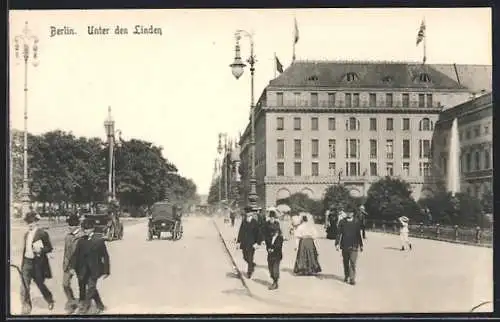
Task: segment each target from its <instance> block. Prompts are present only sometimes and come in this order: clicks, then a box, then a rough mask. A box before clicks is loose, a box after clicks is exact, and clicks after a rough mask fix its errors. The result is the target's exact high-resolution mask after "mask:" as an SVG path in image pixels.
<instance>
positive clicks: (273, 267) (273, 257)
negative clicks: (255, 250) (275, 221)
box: [266, 225, 283, 290]
mask: <svg viewBox="0 0 500 322" xmlns="http://www.w3.org/2000/svg"><path fill="white" fill-rule="evenodd" d="M266 248H267V267H268V268H269V275H271V279H272V280H273V284H272V285H271V286H269V289H270V290H275V289H277V288H278V279H279V277H280V262H281V260H282V259H283V235H282V234H281V230H280V228H279V225H278V226H276V225H272V226H270V227H269V235H268V236H267V238H266Z"/></svg>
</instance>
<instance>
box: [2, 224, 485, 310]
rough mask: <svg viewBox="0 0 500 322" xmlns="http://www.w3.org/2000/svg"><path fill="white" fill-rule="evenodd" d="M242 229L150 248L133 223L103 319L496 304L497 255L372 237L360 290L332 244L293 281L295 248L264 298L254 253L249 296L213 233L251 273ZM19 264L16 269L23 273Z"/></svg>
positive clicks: (115, 261) (103, 286) (262, 259)
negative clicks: (315, 270) (311, 271)
mask: <svg viewBox="0 0 500 322" xmlns="http://www.w3.org/2000/svg"><path fill="white" fill-rule="evenodd" d="M214 223H215V224H216V225H214ZM238 226H239V222H237V225H236V226H235V227H234V228H231V227H230V226H229V225H228V224H227V223H224V222H223V220H222V218H220V217H218V218H215V219H214V220H212V219H210V218H207V217H196V216H194V217H187V218H185V219H184V232H185V234H184V236H183V238H182V239H181V240H179V241H176V242H173V241H171V240H153V241H146V231H147V223H146V221H145V220H144V219H141V220H139V221H135V222H127V223H126V226H125V238H124V240H122V241H114V242H110V243H108V248H109V253H110V256H111V276H110V277H109V278H108V279H106V280H102V281H100V282H99V283H100V284H99V285H100V290H101V295H102V297H103V299H104V302H105V304H106V305H107V307H108V310H107V311H106V313H108V314H120V313H121V314H134V313H135V314H140V313H149V314H154V313H156V314H181V313H185V314H189V313H200V314H203V313H205V314H210V313H369V312H445V311H448V312H464V311H468V310H470V309H471V308H472V307H473V306H475V305H477V304H479V303H481V302H483V301H488V300H490V301H491V300H492V297H493V295H492V294H493V287H492V285H493V283H492V271H493V270H492V267H493V266H492V250H491V249H489V248H482V247H473V246H465V245H457V244H450V243H445V242H438V241H432V240H418V239H413V244H414V246H415V249H414V250H413V251H412V252H401V251H399V239H398V237H397V236H394V235H384V234H380V233H368V236H367V237H368V240H367V245H366V247H365V252H364V253H363V254H361V256H360V259H359V270H358V278H357V282H358V284H357V285H356V286H354V287H353V286H350V285H347V284H344V283H343V282H342V279H343V271H342V266H341V265H342V264H341V257H340V253H337V252H335V250H334V247H333V244H332V243H333V242H332V241H329V240H326V239H319V240H318V243H319V253H320V263H321V265H322V268H323V272H322V274H320V275H319V276H317V277H295V276H293V274H292V268H293V262H294V259H295V258H294V251H293V248H294V244H293V243H292V242H290V241H288V242H285V246H284V260H283V262H282V265H281V280H280V288H279V289H278V290H275V291H269V290H268V289H267V285H269V284H268V283H269V276H268V272H267V266H266V251H265V248H264V247H262V248H261V249H259V250H257V252H256V263H257V264H258V267H257V270H256V272H255V274H254V276H253V277H252V279H251V280H248V279H246V278H245V282H246V285H247V287H248V289H247V288H245V287H244V286H243V284H242V282H241V280H240V279H239V278H238V275H237V274H236V271H235V270H234V269H233V265H232V262H231V257H230V256H228V254H227V252H226V249H225V247H224V244H223V242H222V241H221V239H220V237H219V233H218V231H217V228H216V227H219V229H220V232H221V234H222V236H223V237H224V239H225V240H226V244H227V245H228V248H229V250H230V253H231V254H232V256H233V258H234V259H235V261H236V264H237V266H238V267H239V269H240V270H243V271H244V270H245V268H244V267H245V266H244V262H243V260H242V255H241V251H237V250H236V249H235V242H234V239H235V237H236V232H237V228H238ZM64 233H65V229H61V228H53V229H51V237H52V241H53V243H54V246H55V251H54V253H53V254H52V255H51V265H52V269H53V274H54V278H53V279H51V280H48V282H47V285H48V286H49V288H50V289H51V290H52V291H53V293H54V296H55V299H56V308H55V310H54V311H53V312H52V313H54V314H63V313H64V312H63V306H64V302H65V297H64V294H63V292H62V286H61V279H62V272H61V271H60V267H61V261H62V249H63V236H64ZM19 254H20V252H18V253H17V255H19ZM16 257H17V259H16V258H14V259H13V263H19V256H16ZM11 272H13V273H14V270H11ZM19 282H20V280H19V278H18V276H17V275H15V274H14V275H12V283H11V286H12V299H13V303H12V304H13V305H12V312H13V313H14V314H16V312H19V300H18V299H19V293H18V290H19ZM74 290H75V291H76V290H77V288H76V283H75V285H74ZM32 296H33V298H34V300H33V302H34V309H33V314H49V313H51V312H49V311H48V310H47V308H46V304H45V303H44V301H43V299H42V298H41V295H40V293H39V291H38V289H36V286H34V285H33V286H32ZM489 307H490V308H491V306H489Z"/></svg>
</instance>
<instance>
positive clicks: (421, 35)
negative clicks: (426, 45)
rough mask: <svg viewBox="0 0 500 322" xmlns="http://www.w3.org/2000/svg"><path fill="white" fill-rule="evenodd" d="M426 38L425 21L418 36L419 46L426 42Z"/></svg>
mask: <svg viewBox="0 0 500 322" xmlns="http://www.w3.org/2000/svg"><path fill="white" fill-rule="evenodd" d="M424 37H425V21H424V20H422V23H421V24H420V29H419V30H418V34H417V46H418V44H420V42H422V40H424Z"/></svg>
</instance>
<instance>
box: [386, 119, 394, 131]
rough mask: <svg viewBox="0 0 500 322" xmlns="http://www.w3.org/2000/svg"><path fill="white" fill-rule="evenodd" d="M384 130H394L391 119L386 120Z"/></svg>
mask: <svg viewBox="0 0 500 322" xmlns="http://www.w3.org/2000/svg"><path fill="white" fill-rule="evenodd" d="M386 130H387V131H392V130H394V119H393V118H391V117H389V118H387V119H386Z"/></svg>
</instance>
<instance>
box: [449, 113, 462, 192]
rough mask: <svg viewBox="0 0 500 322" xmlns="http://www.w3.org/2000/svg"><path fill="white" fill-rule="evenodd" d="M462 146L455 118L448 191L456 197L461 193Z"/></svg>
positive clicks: (451, 135) (451, 137) (452, 131)
mask: <svg viewBox="0 0 500 322" xmlns="http://www.w3.org/2000/svg"><path fill="white" fill-rule="evenodd" d="M459 162H460V145H459V141H458V122H457V119H456V118H455V119H454V120H453V123H452V125H451V130H450V145H449V147H448V176H447V180H446V181H447V190H448V191H450V192H451V194H452V195H453V196H454V195H455V193H457V192H460V166H459Z"/></svg>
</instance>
